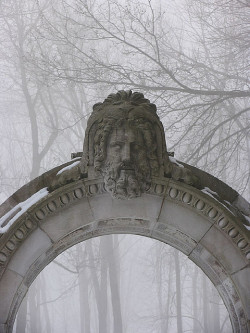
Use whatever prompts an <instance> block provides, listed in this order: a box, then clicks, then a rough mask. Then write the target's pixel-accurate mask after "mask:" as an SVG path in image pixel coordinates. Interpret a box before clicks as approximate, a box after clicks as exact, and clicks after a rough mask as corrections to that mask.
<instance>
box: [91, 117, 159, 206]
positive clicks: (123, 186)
mask: <svg viewBox="0 0 250 333" xmlns="http://www.w3.org/2000/svg"><path fill="white" fill-rule="evenodd" d="M94 142H95V145H94V147H95V148H94V167H95V170H96V171H100V172H101V174H102V175H103V178H104V184H105V188H106V190H107V191H108V192H109V193H110V194H111V195H112V197H114V198H117V199H131V198H135V197H138V196H140V195H141V193H142V192H145V191H146V190H147V189H149V187H150V183H151V177H152V175H154V174H156V173H158V170H159V163H158V160H157V143H156V137H155V133H154V130H153V126H152V124H151V123H150V122H149V121H147V120H146V119H143V118H139V119H129V118H123V119H119V120H115V119H112V118H109V119H105V120H103V121H102V122H101V123H100V124H99V128H98V130H97V131H96V134H95V138H94Z"/></svg>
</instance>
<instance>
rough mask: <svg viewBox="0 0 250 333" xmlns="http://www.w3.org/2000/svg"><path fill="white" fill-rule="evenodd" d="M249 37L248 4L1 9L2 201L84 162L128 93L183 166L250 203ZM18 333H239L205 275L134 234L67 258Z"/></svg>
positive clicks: (92, 3) (67, 3)
mask: <svg viewBox="0 0 250 333" xmlns="http://www.w3.org/2000/svg"><path fill="white" fill-rule="evenodd" d="M249 35H250V34H249V5H248V3H247V2H245V1H238V0H232V1H227V0H210V1H208V0H173V1H163V0H162V1H160V0H151V1H150V0H138V1H137V0H131V1H128V0H105V1H103V0H58V1H51V0H36V1H34V0H2V1H1V2H0V152H1V164H0V184H1V187H0V188H1V190H0V202H4V201H5V200H6V199H7V198H8V197H9V196H10V195H11V194H12V193H14V192H15V191H16V190H17V189H19V188H20V187H21V186H22V185H24V184H26V183H28V182H29V181H30V180H32V179H34V178H36V177H38V176H39V175H41V174H43V173H44V172H46V171H47V170H50V169H52V168H53V167H55V166H58V165H60V164H62V163H65V162H67V161H69V160H70V156H71V153H72V152H80V151H82V144H83V140H84V133H85V128H86V123H87V119H88V117H89V115H90V113H91V111H92V106H93V105H94V104H95V103H97V102H102V101H103V100H104V98H106V97H107V96H108V94H109V93H111V92H112V93H113V92H116V91H117V90H119V89H125V90H128V89H132V90H133V91H139V92H142V93H143V94H144V95H145V97H146V98H148V99H149V100H150V101H151V102H152V103H155V104H156V106H157V112H158V114H159V116H160V119H161V120H162V122H163V125H164V129H165V136H166V143H167V148H168V151H170V152H174V153H175V158H176V159H177V160H180V161H183V162H186V163H189V164H191V165H194V166H196V167H198V168H201V169H202V170H204V171H207V172H209V173H211V174H212V175H214V176H216V177H218V178H219V179H221V180H222V181H224V182H225V183H227V184H229V185H230V186H231V187H233V188H234V189H235V190H237V191H238V192H239V193H240V194H241V195H242V196H244V197H245V198H246V199H249V194H250V182H249V176H250V172H249V171H250V169H249V166H250V163H249V162H250V141H249V129H250V123H249V119H250V115H249V112H250V108H249V97H250V91H249V84H250V82H249V75H248V74H249V73H248V68H249V66H248V59H249V53H248V52H249ZM177 295H179V296H178V297H177ZM180 301H181V302H180ZM15 327H16V328H15V329H16V332H17V333H19V332H31V333H40V332H51V333H52V332H60V333H61V332H70V333H71V332H76V333H77V332H81V333H90V332H94V333H97V332H99V333H108V332H114V333H117V332H119V333H125V332H127V333H133V332H136V333H140V332H141V333H142V332H143V333H146V332H151V333H152V332H162V333H163V332H169V333H175V332H178V333H182V332H183V333H184V332H194V333H198V332H205V333H211V332H213V333H222V332H225V333H228V332H230V330H231V326H230V320H229V318H228V313H227V310H226V309H225V306H224V305H223V302H222V301H221V299H220V297H219V296H218V294H217V292H216V290H215V288H214V287H213V286H212V285H211V282H210V281H209V280H208V279H207V278H206V276H205V275H204V274H203V273H202V271H201V270H200V269H198V268H197V266H195V265H194V264H193V263H192V262H190V261H189V260H188V259H187V258H186V257H185V256H184V255H183V254H181V253H179V252H177V251H176V250H174V249H173V248H170V247H169V246H167V245H166V244H162V243H160V242H158V241H153V240H151V239H147V238H143V237H139V236H131V235H113V236H105V237H104V236H103V237H101V238H97V239H94V240H92V241H91V240H89V241H86V242H84V243H83V244H78V245H76V246H75V247H73V248H71V249H69V250H68V251H66V252H65V253H63V254H61V255H60V256H59V257H58V258H56V260H55V261H54V262H52V263H51V264H50V265H48V266H47V267H46V268H45V269H44V271H42V273H41V274H40V275H39V276H38V278H37V279H36V281H35V282H34V283H33V285H32V287H31V288H30V290H29V292H28V294H27V297H26V298H25V300H24V302H23V304H22V306H21V308H20V310H19V313H18V316H17V321H16V324H15Z"/></svg>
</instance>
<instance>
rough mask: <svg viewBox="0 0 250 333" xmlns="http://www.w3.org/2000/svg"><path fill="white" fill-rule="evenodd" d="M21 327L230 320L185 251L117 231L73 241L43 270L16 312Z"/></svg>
mask: <svg viewBox="0 0 250 333" xmlns="http://www.w3.org/2000/svg"><path fill="white" fill-rule="evenodd" d="M20 327H21V329H22V330H20ZM100 328H101V330H100ZM21 331H22V332H26V333H30V332H32V333H33V332H39V333H40V332H41V333H42V332H46V333H47V332H55V333H57V332H60V333H71V332H75V333H78V332H79V333H80V332H81V333H89V332H118V331H119V332H122V333H131V332H137V333H140V332H143V333H147V332H150V333H154V332H157V333H159V332H160V333H163V332H172V333H175V332H178V333H179V332H193V333H198V332H210V333H223V332H224V333H229V332H232V326H231V323H230V320H229V315H228V312H227V310H226V307H225V306H224V303H223V301H222V299H221V298H220V296H219V294H218V292H217V290H216V288H215V287H214V286H213V284H212V283H211V281H210V280H209V279H208V278H207V276H206V275H205V274H204V273H203V272H202V270H201V269H200V268H199V267H198V266H196V265H195V264H194V263H193V262H192V261H191V260H189V259H188V257H186V256H185V255H184V254H183V253H181V252H180V251H178V250H176V249H174V248H172V247H170V246H168V245H166V244H164V243H162V242H159V241H157V240H154V239H151V238H147V237H142V236H137V235H129V234H125V235H122V234H116V235H107V236H101V237H97V238H93V239H89V240H87V241H84V242H82V243H79V244H77V245H74V246H73V247H71V248H69V249H68V250H66V251H65V252H63V253H62V254H61V255H59V256H58V257H57V258H56V259H55V260H54V261H52V262H51V263H50V264H49V265H48V266H47V267H46V268H45V269H44V270H43V271H42V273H41V274H40V275H39V276H38V277H37V278H36V280H35V281H34V282H33V284H32V285H31V287H30V288H29V291H28V293H27V295H26V297H25V299H24V300H23V302H22V304H21V307H20V309H19V312H18V314H17V318H16V321H15V325H14V332H21Z"/></svg>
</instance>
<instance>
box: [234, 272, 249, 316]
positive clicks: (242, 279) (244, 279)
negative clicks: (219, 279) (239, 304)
mask: <svg viewBox="0 0 250 333" xmlns="http://www.w3.org/2000/svg"><path fill="white" fill-rule="evenodd" d="M232 280H233V281H234V283H235V285H236V286H237V288H238V289H240V290H242V298H241V300H242V301H243V304H244V305H245V308H246V313H247V316H248V317H247V318H248V320H250V302H249V300H250V267H244V268H243V269H241V270H239V271H238V272H235V273H234V274H232Z"/></svg>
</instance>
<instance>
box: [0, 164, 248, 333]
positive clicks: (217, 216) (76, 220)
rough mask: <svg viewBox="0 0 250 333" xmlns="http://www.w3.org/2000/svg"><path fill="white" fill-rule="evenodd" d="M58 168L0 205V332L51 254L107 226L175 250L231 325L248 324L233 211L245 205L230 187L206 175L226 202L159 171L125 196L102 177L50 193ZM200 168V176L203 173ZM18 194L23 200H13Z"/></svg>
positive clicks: (243, 239) (242, 246) (242, 251)
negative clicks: (209, 285) (211, 288)
mask: <svg viewBox="0 0 250 333" xmlns="http://www.w3.org/2000/svg"><path fill="white" fill-rule="evenodd" d="M64 167H65V166H64ZM60 168H62V167H59V168H55V169H53V170H51V171H50V172H48V173H46V174H44V175H43V176H41V177H39V178H38V179H36V180H34V181H32V182H31V183H30V184H28V185H26V186H25V187H24V188H22V189H20V190H19V191H18V192H17V193H16V194H14V195H13V196H12V197H10V199H9V200H8V202H7V203H6V204H4V205H2V206H1V209H2V212H1V213H2V215H3V214H4V213H5V215H4V217H3V218H4V219H5V226H3V228H5V229H7V230H6V231H5V233H4V234H2V235H1V238H0V300H1V303H0V332H5V333H6V332H11V331H12V327H13V323H14V320H15V316H16V313H17V310H18V308H19V305H20V303H21V301H22V299H23V297H24V295H25V294H26V292H27V290H28V288H29V286H30V284H31V283H32V281H33V280H34V279H35V277H36V276H37V275H38V274H39V272H40V271H41V270H42V269H43V268H44V267H45V266H46V265H47V264H48V263H49V262H51V261H52V260H53V259H54V258H55V257H56V256H57V255H58V254H60V253H61V252H63V251H65V250H66V249H67V248H69V247H70V246H72V245H74V244H76V243H78V242H81V241H83V240H86V239H89V238H93V237H96V236H100V235H105V234H112V233H130V234H138V235H142V236H146V237H151V238H154V239H157V240H160V241H162V242H165V243H167V244H169V245H171V246H173V247H175V248H177V249H179V250H180V251H182V252H183V253H184V254H186V255H187V256H188V257H189V258H190V259H191V260H192V261H193V262H194V263H196V264H197V265H198V266H199V267H200V268H201V269H202V270H203V271H204V273H205V274H206V275H207V276H208V277H209V278H210V280H211V281H212V282H213V284H214V285H215V287H216V288H217V290H218V291H219V293H220V295H221V297H222V299H223V301H224V303H225V305H226V307H227V309H228V312H229V315H230V319H231V323H232V327H233V330H234V332H235V333H236V332H241V333H243V332H244V333H245V332H250V329H249V318H250V304H249V300H250V295H249V290H250V288H249V276H250V265H249V261H250V244H249V231H248V230H247V228H246V227H245V226H244V224H243V223H244V221H243V220H242V214H240V212H239V210H240V209H241V210H242V209H243V210H244V209H245V210H246V206H245V203H244V200H243V199H242V198H240V196H239V195H236V196H235V191H233V190H232V189H230V188H229V187H227V186H226V185H225V184H224V183H222V182H220V181H219V180H216V181H215V179H214V178H213V184H214V187H213V188H216V186H217V187H218V188H220V191H223V189H224V190H225V188H226V189H227V193H228V195H229V197H230V196H231V199H232V201H234V205H233V204H229V203H228V202H227V203H226V202H224V203H223V202H221V201H219V200H218V198H217V197H216V195H215V192H213V191H211V190H209V188H208V187H207V188H205V189H203V190H199V189H197V188H194V187H192V186H189V185H187V184H185V183H183V182H180V181H176V180H173V179H170V178H165V177H162V178H161V179H159V178H158V179H153V180H152V183H151V187H150V189H148V190H147V192H145V193H143V194H142V195H141V196H140V197H137V198H133V199H132V200H119V199H115V198H112V197H111V196H110V194H109V193H107V192H106V190H105V188H104V183H103V179H101V178H100V179H95V180H93V179H92V180H89V179H81V180H75V181H72V182H70V183H69V184H66V185H64V186H61V187H59V188H58V189H56V190H54V191H52V192H51V193H49V192H48V191H47V186H49V184H50V183H51V179H53V178H54V177H55V174H56V173H57V171H58V170H59V169H60ZM199 172H200V174H199V176H201V174H202V175H203V177H202V179H205V180H206V181H207V180H208V175H207V174H205V173H203V172H201V171H199ZM210 177H211V176H210ZM207 182H208V181H207ZM208 185H210V184H209V182H208ZM209 187H210V188H211V185H210V186H209ZM230 191H231V192H230ZM217 192H218V191H217ZM35 193H36V194H35ZM39 193H40V194H39ZM20 198H22V199H23V200H20ZM35 198H36V199H35ZM26 199H27V200H26ZM24 200H26V203H27V202H30V205H29V206H28V208H27V206H26V208H24V204H23V205H20V202H21V201H24ZM243 203H244V204H243ZM243 206H244V207H243ZM11 207H13V208H12V209H11ZM242 207H243V208H242ZM240 216H241V217H240ZM245 222H246V223H247V221H245Z"/></svg>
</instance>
